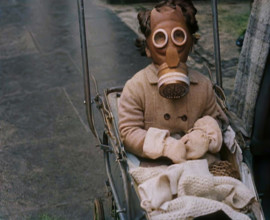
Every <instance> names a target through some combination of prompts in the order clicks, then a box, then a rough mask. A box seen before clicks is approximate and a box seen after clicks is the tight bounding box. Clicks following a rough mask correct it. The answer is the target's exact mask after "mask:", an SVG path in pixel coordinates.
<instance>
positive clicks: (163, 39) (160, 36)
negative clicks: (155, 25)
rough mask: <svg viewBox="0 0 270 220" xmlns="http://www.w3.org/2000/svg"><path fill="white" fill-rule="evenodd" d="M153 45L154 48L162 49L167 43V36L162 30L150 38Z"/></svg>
mask: <svg viewBox="0 0 270 220" xmlns="http://www.w3.org/2000/svg"><path fill="white" fill-rule="evenodd" d="M152 41H153V44H154V46H155V47H156V48H162V47H164V46H165V45H166V44H167V42H168V34H167V33H166V31H165V30H163V29H158V30H156V31H155V32H154V34H153V37H152Z"/></svg>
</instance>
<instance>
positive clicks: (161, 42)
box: [146, 6, 193, 99]
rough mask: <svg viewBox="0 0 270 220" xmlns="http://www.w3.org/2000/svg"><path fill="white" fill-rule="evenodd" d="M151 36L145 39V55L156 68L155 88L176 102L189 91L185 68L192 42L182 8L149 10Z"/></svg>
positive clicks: (166, 7)
mask: <svg viewBox="0 0 270 220" xmlns="http://www.w3.org/2000/svg"><path fill="white" fill-rule="evenodd" d="M150 22H151V34H150V35H149V36H148V37H147V39H146V42H147V49H148V50H149V51H148V54H149V52H150V56H151V58H152V60H153V62H154V64H156V65H158V66H159V69H158V89H159V93H160V95H161V96H163V97H165V98H169V99H179V98H181V97H183V96H185V95H186V94H187V93H188V91H189V84H190V82H189V77H188V71H187V66H186V61H187V58H188V54H189V52H190V50H191V47H192V44H193V41H192V37H191V35H190V33H189V31H188V28H187V25H186V21H185V17H184V16H183V14H182V10H181V8H179V7H178V6H176V8H175V9H173V8H171V7H168V6H163V7H161V8H159V9H158V10H157V9H153V10H152V11H151V21H150Z"/></svg>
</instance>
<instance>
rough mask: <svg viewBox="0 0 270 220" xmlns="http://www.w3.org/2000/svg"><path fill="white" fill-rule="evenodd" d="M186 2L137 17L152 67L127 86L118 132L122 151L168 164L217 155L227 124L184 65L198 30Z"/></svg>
mask: <svg viewBox="0 0 270 220" xmlns="http://www.w3.org/2000/svg"><path fill="white" fill-rule="evenodd" d="M196 12H197V11H196V9H195V8H194V6H193V4H192V2H191V1H189V0H169V1H165V2H161V3H159V4H158V5H157V6H155V8H154V9H153V10H151V11H149V10H148V11H142V12H140V13H139V14H138V20H139V23H140V29H141V31H142V33H143V34H144V36H145V52H146V55H147V56H148V57H150V58H151V59H152V61H153V62H152V64H150V65H149V66H147V67H146V68H144V69H142V70H141V71H139V72H138V73H136V74H135V75H134V76H133V77H132V78H131V79H130V80H128V81H127V83H126V85H125V87H124V89H123V92H122V95H121V98H120V103H119V110H118V112H119V130H120V135H121V139H122V141H123V143H124V145H125V148H126V150H127V151H129V152H131V153H133V154H135V155H137V156H139V157H144V158H150V159H157V158H160V157H166V158H169V159H170V160H171V161H172V162H173V163H180V162H182V161H185V160H188V159H198V158H202V157H203V156H204V155H205V154H206V153H207V152H210V153H217V152H218V151H219V150H220V148H221V145H222V133H221V129H220V126H221V124H222V123H226V122H227V118H226V115H225V114H224V113H223V112H222V110H221V108H220V107H219V106H218V104H217V102H216V98H215V94H214V91H213V88H212V84H211V82H210V80H209V79H208V78H206V77H205V76H203V75H202V74H200V73H198V72H196V71H194V70H192V69H190V68H189V67H187V65H186V61H187V58H188V54H189V52H190V50H191V48H192V46H193V44H194V37H193V34H194V33H195V32H196V31H197V30H198V25H197V21H196V18H195V14H196Z"/></svg>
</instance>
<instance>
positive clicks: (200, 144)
mask: <svg viewBox="0 0 270 220" xmlns="http://www.w3.org/2000/svg"><path fill="white" fill-rule="evenodd" d="M181 141H182V142H183V144H184V145H185V147H186V158H187V160H190V159H198V158H201V157H203V156H204V154H205V153H206V152H207V151H208V147H209V142H210V140H209V138H208V136H207V135H206V134H205V132H203V131H201V130H194V131H192V132H190V133H188V134H186V135H185V136H183V138H182V139H181Z"/></svg>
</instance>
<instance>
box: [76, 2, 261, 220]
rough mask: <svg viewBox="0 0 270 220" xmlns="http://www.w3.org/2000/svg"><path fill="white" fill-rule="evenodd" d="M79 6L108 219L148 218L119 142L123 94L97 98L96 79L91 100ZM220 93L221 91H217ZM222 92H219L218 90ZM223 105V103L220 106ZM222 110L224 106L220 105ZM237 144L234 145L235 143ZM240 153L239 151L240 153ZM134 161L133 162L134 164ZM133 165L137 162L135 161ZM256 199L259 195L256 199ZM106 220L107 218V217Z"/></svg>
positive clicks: (98, 211)
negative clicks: (100, 129)
mask: <svg viewBox="0 0 270 220" xmlns="http://www.w3.org/2000/svg"><path fill="white" fill-rule="evenodd" d="M211 1H212V15H213V30H214V31H213V34H214V48H215V64H216V79H217V88H222V75H221V65H220V49H219V35H218V15H217V0H211ZM77 3H78V14H79V23H80V37H81V49H82V64H83V74H84V94H85V105H86V114H87V119H88V123H89V127H90V129H91V131H92V133H93V135H94V136H95V137H96V139H97V141H98V146H99V147H100V149H101V150H103V152H104V160H105V168H106V174H107V177H108V180H107V181H106V186H107V188H108V192H109V194H110V195H111V218H112V219H120V220H124V219H129V220H139V219H148V218H149V217H148V216H147V213H146V212H145V211H144V210H143V209H141V207H140V200H139V195H138V191H137V186H136V183H135V182H134V180H133V178H132V177H131V175H130V174H129V172H128V169H129V163H130V161H132V159H134V158H135V160H136V157H134V158H133V157H132V155H129V154H128V153H127V152H126V151H125V149H124V146H123V144H122V142H121V140H120V135H119V131H118V125H117V122H118V114H117V106H118V100H119V97H120V95H121V92H122V88H120V87H119V88H110V89H106V90H105V91H104V94H103V95H100V94H99V92H98V89H97V85H96V82H95V79H93V82H94V84H95V85H96V94H95V96H94V97H92V96H91V93H90V80H92V79H90V74H89V67H88V55H87V40H86V31H85V17H84V0H77ZM219 91H220V90H219ZM221 91H222V90H221ZM92 104H95V105H96V107H97V108H98V110H99V111H100V113H101V116H102V119H103V123H104V132H103V136H102V137H99V135H98V132H97V130H96V127H95V124H94V119H93V111H92ZM221 104H222V103H221ZM222 107H223V108H225V106H222ZM236 144H237V143H236ZM240 151H241V150H240ZM230 153H231V155H232V156H231V158H234V161H231V162H233V163H234V164H236V166H238V170H239V171H240V174H241V179H242V181H243V182H244V183H245V184H246V185H248V187H249V188H251V189H252V190H253V191H254V193H256V194H257V192H256V188H255V184H254V182H253V178H252V175H251V172H250V170H249V168H248V166H247V165H246V163H245V162H243V161H237V160H236V159H235V158H236V155H234V154H239V153H241V152H239V149H238V150H237V149H236V151H235V152H229V154H230ZM133 162H134V161H133ZM135 163H136V161H135ZM257 199H259V198H258V196H257ZM94 205H95V211H94V212H95V213H94V214H95V216H94V218H95V219H100V220H101V219H105V217H104V211H103V207H102V201H100V200H98V199H96V200H95V202H94ZM260 212H261V213H260V217H259V219H264V217H263V212H262V209H261V207H260ZM106 219H107V218H106Z"/></svg>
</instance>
